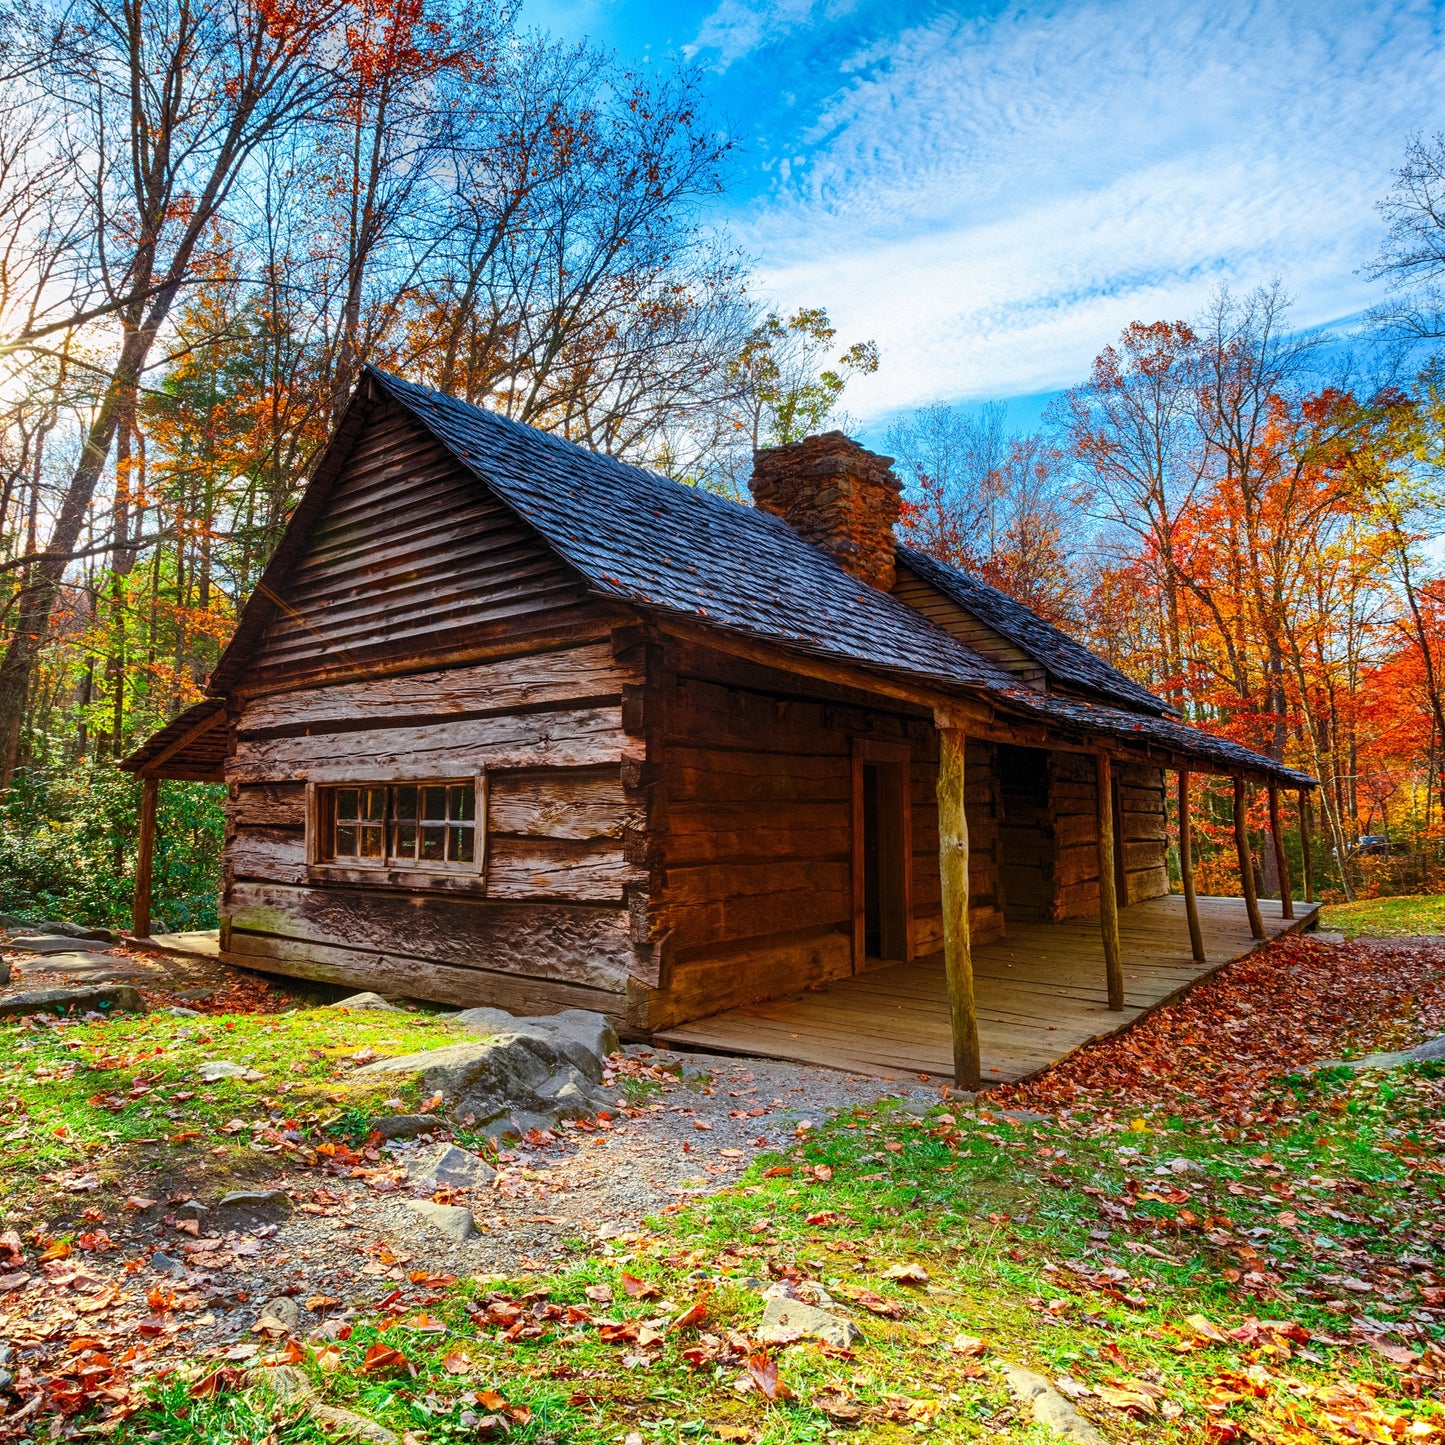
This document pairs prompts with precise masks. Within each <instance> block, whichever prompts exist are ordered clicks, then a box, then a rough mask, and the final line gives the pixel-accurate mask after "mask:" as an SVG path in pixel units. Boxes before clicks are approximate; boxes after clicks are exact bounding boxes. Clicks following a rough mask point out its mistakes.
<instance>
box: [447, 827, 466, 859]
mask: <svg viewBox="0 0 1445 1445" xmlns="http://www.w3.org/2000/svg"><path fill="white" fill-rule="evenodd" d="M447 831H448V834H449V839H448V843H447V850H448V857H449V860H450V861H451V862H453V863H470V862H471V861H472V830H471V829H470V828H450V829H448V830H447Z"/></svg>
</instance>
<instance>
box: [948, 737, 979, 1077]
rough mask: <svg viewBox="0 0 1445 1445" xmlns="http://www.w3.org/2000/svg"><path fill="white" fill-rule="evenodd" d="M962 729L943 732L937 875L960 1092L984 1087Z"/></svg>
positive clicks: (950, 1013) (956, 1073)
mask: <svg viewBox="0 0 1445 1445" xmlns="http://www.w3.org/2000/svg"><path fill="white" fill-rule="evenodd" d="M966 746H967V738H966V737H965V735H964V733H963V730H962V729H961V728H956V727H949V726H946V725H945V724H944V723H943V722H941V721H940V723H939V726H938V872H939V877H940V879H941V881H942V885H943V967H944V973H945V975H946V977H947V980H948V1013H949V1019H950V1022H951V1024H952V1029H953V1081H954V1083H955V1084H957V1085H958V1087H959V1088H960V1089H977V1088H978V1087H979V1085H980V1083H981V1082H982V1059H981V1057H980V1055H979V1047H978V1012H977V1009H976V1008H975V1005H974V997H973V954H972V950H971V946H970V941H969V926H968V818H967V816H966V814H965V812H964V793H963V785H964V772H963V755H964V749H965V747H966Z"/></svg>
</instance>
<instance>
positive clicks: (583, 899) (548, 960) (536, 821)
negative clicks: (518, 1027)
mask: <svg viewBox="0 0 1445 1445" xmlns="http://www.w3.org/2000/svg"><path fill="white" fill-rule="evenodd" d="M638 682H639V679H638V677H637V675H636V674H635V673H633V672H631V671H629V670H628V669H627V668H625V667H623V666H621V665H620V664H619V663H618V662H617V660H616V658H615V656H614V649H613V646H612V643H611V642H610V641H601V642H594V643H587V644H584V645H582V646H579V647H573V648H563V649H556V650H553V651H550V652H542V653H535V654H530V655H525V656H521V657H515V658H499V659H495V660H493V661H490V662H485V663H478V664H474V665H471V666H466V667H456V668H450V669H440V670H438V669H432V670H428V671H420V672H415V673H411V674H407V675H404V676H391V677H384V678H379V679H375V680H366V681H356V682H349V683H343V684H335V685H330V686H326V685H321V686H313V687H302V688H296V689H293V690H291V691H287V692H281V693H270V694H267V695H265V696H259V697H254V698H251V699H250V700H249V701H247V702H246V703H245V704H244V705H243V706H242V708H241V711H240V713H239V716H238V717H237V729H236V736H237V742H236V747H235V751H234V753H233V755H232V757H231V759H230V763H229V766H228V778H229V781H230V784H231V797H230V806H229V816H228V827H227V842H226V852H225V875H224V898H223V906H222V911H223V913H224V915H225V916H226V918H227V920H228V922H227V927H226V938H227V952H228V955H229V956H231V957H232V958H233V959H234V960H235V961H237V962H244V963H246V964H248V965H250V966H252V967H257V968H269V969H274V970H275V971H278V972H285V973H290V974H293V975H298V976H301V977H307V978H317V979H323V980H327V981H331V982H337V983H345V984H348V985H352V984H354V985H356V986H357V987H364V988H374V989H378V990H380V991H383V992H386V991H391V992H398V993H407V994H411V995H414V996H417V997H423V998H431V999H435V1000H437V1001H438V1002H444V1003H456V1004H481V1003H489V1004H495V1005H498V1006H500V1007H503V1008H510V1009H514V1010H523V1011H533V1012H535V1011H536V1010H537V1009H539V1008H540V1009H550V1008H574V1007H578V1008H580V1007H586V1008H597V1009H600V1010H602V1011H603V1012H605V1013H608V1014H609V1015H611V1016H612V1017H613V1018H614V1019H616V1020H617V1021H618V1022H619V1023H620V1024H623V1025H624V1026H628V1027H630V1028H632V1029H633V1030H634V1031H635V1030H636V1029H638V1028H640V1027H642V1026H644V1025H645V1018H643V1017H642V1014H641V1010H642V1003H641V1001H642V1000H644V999H645V996H646V995H645V990H646V988H647V987H648V986H651V985H655V984H656V983H657V981H658V974H657V966H656V962H655V954H654V951H653V950H652V949H651V948H650V947H648V946H647V944H646V942H645V941H643V942H642V943H640V944H639V943H638V942H636V941H635V940H634V929H633V915H634V912H635V910H636V898H635V895H636V894H637V893H638V892H639V890H642V889H644V888H645V886H646V872H645V870H644V869H643V868H642V867H641V866H639V864H638V863H637V862H634V861H633V860H632V858H631V856H630V854H631V852H632V851H633V850H632V848H631V845H630V839H631V837H632V836H633V834H634V833H635V832H636V831H637V830H639V829H640V828H641V827H642V825H643V820H644V812H645V801H644V798H643V795H642V793H641V792H640V791H639V789H638V788H637V786H636V783H637V782H638V779H639V774H640V769H641V765H642V759H643V753H644V747H645V745H644V743H643V742H642V741H641V740H640V739H639V738H637V737H635V736H633V735H632V734H631V733H629V732H628V729H627V726H626V724H625V721H624V716H623V714H624V708H625V703H626V699H627V697H628V694H629V690H630V689H632V688H633V687H635V686H636V685H637V684H638ZM475 774H485V776H486V778H487V809H486V817H485V823H486V849H487V851H486V865H485V871H484V872H483V873H478V874H467V873H457V874H450V873H448V874H443V875H439V876H438V877H437V878H435V879H434V880H433V881H432V882H431V883H430V884H429V886H427V887H426V888H424V889H418V888H415V887H407V886H400V885H399V884H398V883H396V882H392V883H388V881H387V880H386V878H385V877H384V876H381V877H376V879H375V882H374V883H371V882H370V880H368V879H359V878H356V877H346V878H342V877H340V876H338V873H337V871H336V870H335V869H333V868H331V867H330V866H329V865H327V864H325V863H317V862H308V855H307V842H306V808H307V785H308V783H319V784H336V783H365V782H396V781H405V780H408V779H414V780H421V779H428V778H431V779H437V778H448V777H464V776H472V775H475ZM630 784H631V786H630Z"/></svg>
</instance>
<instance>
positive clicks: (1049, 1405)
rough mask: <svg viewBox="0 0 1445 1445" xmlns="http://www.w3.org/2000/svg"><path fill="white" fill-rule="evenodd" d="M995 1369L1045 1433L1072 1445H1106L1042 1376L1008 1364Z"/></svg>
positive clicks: (1097, 1433)
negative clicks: (1049, 1432)
mask: <svg viewBox="0 0 1445 1445" xmlns="http://www.w3.org/2000/svg"><path fill="white" fill-rule="evenodd" d="M999 1368H1000V1369H1001V1370H1002V1371H1003V1377H1004V1379H1005V1380H1006V1381H1007V1382H1008V1387H1009V1389H1010V1390H1011V1391H1012V1392H1013V1394H1014V1397H1015V1398H1016V1399H1017V1400H1018V1402H1019V1404H1020V1405H1026V1406H1028V1407H1029V1409H1030V1410H1032V1412H1033V1417H1034V1419H1035V1420H1036V1421H1037V1422H1038V1423H1039V1424H1040V1425H1042V1426H1043V1427H1044V1428H1045V1429H1047V1430H1052V1431H1053V1432H1054V1434H1055V1435H1060V1436H1062V1437H1063V1438H1064V1439H1065V1440H1072V1441H1073V1442H1074V1445H1108V1441H1106V1440H1105V1439H1104V1437H1103V1436H1102V1435H1101V1434H1100V1433H1099V1432H1098V1431H1097V1430H1096V1429H1095V1428H1094V1427H1093V1426H1092V1425H1091V1424H1090V1423H1089V1422H1088V1421H1087V1420H1086V1419H1085V1418H1084V1417H1083V1416H1082V1415H1081V1414H1079V1412H1078V1411H1077V1410H1076V1409H1075V1408H1074V1406H1073V1405H1071V1404H1070V1403H1069V1401H1068V1400H1066V1399H1065V1398H1064V1396H1063V1395H1061V1394H1060V1393H1059V1392H1058V1391H1057V1390H1056V1389H1054V1387H1053V1386H1052V1385H1051V1384H1050V1383H1049V1382H1048V1380H1046V1379H1045V1378H1044V1377H1043V1376H1042V1375H1040V1374H1037V1373H1036V1372H1035V1371H1033V1370H1026V1369H1025V1368H1024V1367H1023V1366H1022V1365H1016V1364H1014V1363H1013V1361H1011V1360H1001V1361H1000V1362H999Z"/></svg>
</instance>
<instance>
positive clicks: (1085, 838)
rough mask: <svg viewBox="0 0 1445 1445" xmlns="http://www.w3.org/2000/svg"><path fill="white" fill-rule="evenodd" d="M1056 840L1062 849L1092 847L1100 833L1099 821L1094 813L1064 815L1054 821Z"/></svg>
mask: <svg viewBox="0 0 1445 1445" xmlns="http://www.w3.org/2000/svg"><path fill="white" fill-rule="evenodd" d="M1053 831H1054V838H1055V840H1056V841H1057V842H1058V844H1059V846H1060V847H1061V848H1071V847H1078V846H1082V845H1083V844H1088V845H1090V846H1091V847H1092V846H1093V845H1094V843H1095V840H1096V839H1097V837H1098V833H1099V820H1098V819H1097V818H1096V817H1095V816H1094V814H1093V813H1092V812H1088V813H1064V814H1060V815H1059V816H1057V817H1055V819H1054V829H1053Z"/></svg>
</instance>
